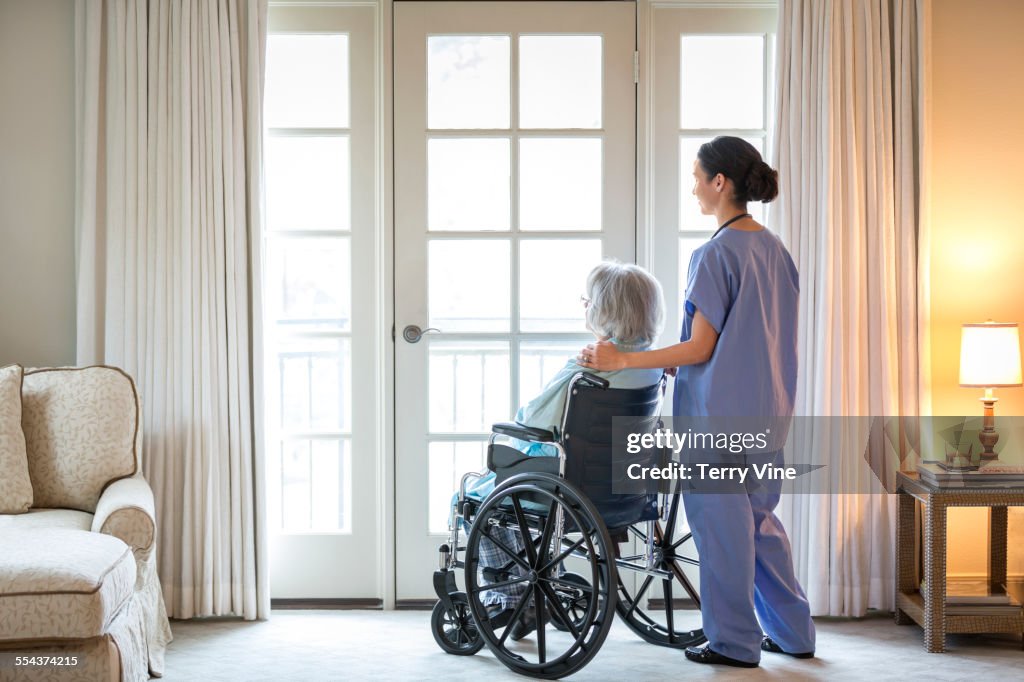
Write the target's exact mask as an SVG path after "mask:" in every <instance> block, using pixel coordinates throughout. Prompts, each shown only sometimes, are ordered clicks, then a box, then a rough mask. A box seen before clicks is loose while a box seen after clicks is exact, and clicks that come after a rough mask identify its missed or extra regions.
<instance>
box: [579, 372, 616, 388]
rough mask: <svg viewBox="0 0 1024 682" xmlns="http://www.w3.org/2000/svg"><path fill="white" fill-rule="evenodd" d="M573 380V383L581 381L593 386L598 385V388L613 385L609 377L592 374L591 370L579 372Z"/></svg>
mask: <svg viewBox="0 0 1024 682" xmlns="http://www.w3.org/2000/svg"><path fill="white" fill-rule="evenodd" d="M573 380H574V382H573V383H575V382H576V381H581V382H583V383H585V384H590V385H591V386H596V387H598V388H608V387H609V386H611V383H610V382H609V381H608V380H607V379H605V378H604V377H599V376H597V375H596V374H591V373H590V372H579V373H577V374H576V375H575V376H574V377H573Z"/></svg>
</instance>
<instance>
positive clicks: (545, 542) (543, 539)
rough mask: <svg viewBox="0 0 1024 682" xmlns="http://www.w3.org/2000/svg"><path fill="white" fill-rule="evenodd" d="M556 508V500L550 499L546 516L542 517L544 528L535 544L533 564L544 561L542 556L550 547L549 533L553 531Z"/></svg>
mask: <svg viewBox="0 0 1024 682" xmlns="http://www.w3.org/2000/svg"><path fill="white" fill-rule="evenodd" d="M557 508H558V501H557V500H552V501H551V506H550V507H548V517H547V518H546V519H544V529H543V530H542V531H541V532H540V543H539V544H538V545H537V562H536V563H535V564H534V565H535V566H536V565H537V564H539V563H540V562H542V561H544V557H545V555H547V553H548V549H549V548H550V545H551V535H552V534H553V533H554V532H555V516H557V514H556V512H555V510H556V509H557Z"/></svg>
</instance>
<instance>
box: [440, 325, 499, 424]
mask: <svg viewBox="0 0 1024 682" xmlns="http://www.w3.org/2000/svg"><path fill="white" fill-rule="evenodd" d="M429 362H430V366H429V380H430V389H429V395H430V406H429V412H430V420H429V422H430V431H431V432H433V433H453V432H465V433H490V431H491V424H494V423H495V422H500V421H508V419H509V417H510V416H511V410H510V409H509V371H510V370H509V345H508V342H507V341H447V340H443V339H431V341H430V360H429Z"/></svg>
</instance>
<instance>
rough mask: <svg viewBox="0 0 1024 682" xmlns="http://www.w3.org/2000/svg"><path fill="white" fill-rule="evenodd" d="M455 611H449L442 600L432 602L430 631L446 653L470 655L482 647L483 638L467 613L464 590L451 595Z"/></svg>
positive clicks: (467, 604)
mask: <svg viewBox="0 0 1024 682" xmlns="http://www.w3.org/2000/svg"><path fill="white" fill-rule="evenodd" d="M451 598H452V604H453V605H454V606H455V611H454V613H453V612H450V611H448V609H446V608H445V607H444V603H443V602H437V603H436V604H434V611H433V613H431V614H430V631H431V632H433V633H434V641H435V642H437V645H438V646H439V647H441V649H442V650H444V652H445V653H446V654H452V655H453V656H472V655H473V654H475V653H476V652H478V651H480V649H481V648H483V645H484V640H483V638H482V637H481V636H480V632H479V631H478V630H477V629H476V623H475V622H474V621H473V616H472V615H470V613H469V599H467V598H466V593H465V592H456V593H455V594H453V595H451Z"/></svg>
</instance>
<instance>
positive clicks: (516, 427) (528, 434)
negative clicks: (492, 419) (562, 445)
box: [491, 422, 555, 443]
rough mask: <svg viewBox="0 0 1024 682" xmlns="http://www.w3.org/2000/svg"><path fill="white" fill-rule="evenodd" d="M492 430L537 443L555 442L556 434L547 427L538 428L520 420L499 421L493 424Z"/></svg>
mask: <svg viewBox="0 0 1024 682" xmlns="http://www.w3.org/2000/svg"><path fill="white" fill-rule="evenodd" d="M491 431H492V432H494V433H500V434H501V435H503V436H512V437H513V438H518V439H520V440H529V441H533V442H536V443H553V442H554V441H555V434H553V433H551V432H550V431H548V430H547V429H538V428H536V427H533V426H526V425H525V424H520V423H519V422H498V423H497V424H493V425H492V426H491Z"/></svg>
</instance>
